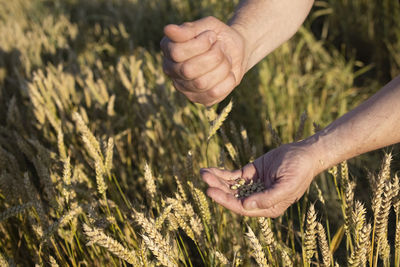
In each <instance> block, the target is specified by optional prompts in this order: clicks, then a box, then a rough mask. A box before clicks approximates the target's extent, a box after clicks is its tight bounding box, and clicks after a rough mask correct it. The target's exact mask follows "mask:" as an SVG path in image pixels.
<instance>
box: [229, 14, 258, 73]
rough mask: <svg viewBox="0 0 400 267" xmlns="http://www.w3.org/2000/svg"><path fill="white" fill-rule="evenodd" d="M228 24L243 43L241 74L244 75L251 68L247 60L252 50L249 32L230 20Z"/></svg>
mask: <svg viewBox="0 0 400 267" xmlns="http://www.w3.org/2000/svg"><path fill="white" fill-rule="evenodd" d="M228 26H229V27H230V28H231V29H232V30H233V31H234V32H235V33H236V34H237V35H238V37H239V38H240V39H241V41H242V44H243V60H242V74H243V75H244V74H245V73H246V72H247V71H248V70H249V69H250V68H251V66H250V65H249V62H250V58H251V55H252V51H253V49H252V44H251V40H252V38H251V36H249V32H248V31H247V30H246V29H245V27H244V26H243V25H241V24H239V23H235V22H230V23H228ZM243 75H242V76H243Z"/></svg>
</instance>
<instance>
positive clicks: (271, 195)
mask: <svg viewBox="0 0 400 267" xmlns="http://www.w3.org/2000/svg"><path fill="white" fill-rule="evenodd" d="M289 197H290V196H289V192H288V190H287V189H286V187H285V186H284V185H280V184H276V185H275V186H273V187H271V188H268V189H266V190H265V191H263V192H260V193H256V194H253V195H251V196H249V197H248V198H246V199H244V200H243V208H244V209H245V210H257V209H269V208H271V207H273V206H275V205H277V204H279V203H280V202H282V201H284V200H286V199H287V198H289Z"/></svg>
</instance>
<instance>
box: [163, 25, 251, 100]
mask: <svg viewBox="0 0 400 267" xmlns="http://www.w3.org/2000/svg"><path fill="white" fill-rule="evenodd" d="M164 33H165V36H164V38H163V39H162V40H161V44H160V45H161V49H162V51H163V53H164V61H163V69H164V72H165V73H166V74H167V75H168V76H170V77H171V79H172V81H173V84H174V86H175V88H176V89H177V90H179V91H180V92H182V93H183V94H184V95H185V96H186V97H187V98H188V99H189V100H191V101H192V102H196V103H201V104H203V105H206V106H211V105H213V104H215V103H218V102H220V101H222V100H223V99H224V98H225V97H226V96H227V95H228V94H229V93H230V92H231V91H232V90H233V89H234V88H235V87H236V86H237V85H238V84H239V83H240V81H241V79H242V77H243V75H244V73H245V67H246V64H247V62H246V60H245V58H246V56H245V42H244V38H243V37H242V35H241V34H240V33H239V32H238V31H236V30H235V29H234V28H232V27H229V26H228V25H226V24H225V23H223V22H221V21H219V20H218V19H216V18H214V17H206V18H203V19H200V20H197V21H194V22H187V23H184V24H182V25H180V26H178V25H173V24H171V25H167V26H166V27H165V28H164Z"/></svg>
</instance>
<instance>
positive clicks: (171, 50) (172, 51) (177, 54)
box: [169, 46, 183, 62]
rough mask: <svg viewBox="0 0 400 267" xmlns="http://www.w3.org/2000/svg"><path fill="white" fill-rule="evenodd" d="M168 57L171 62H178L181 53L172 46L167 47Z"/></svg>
mask: <svg viewBox="0 0 400 267" xmlns="http://www.w3.org/2000/svg"><path fill="white" fill-rule="evenodd" d="M169 55H170V57H171V59H172V60H174V61H175V62H179V61H180V60H181V59H182V56H183V55H182V51H181V49H178V48H176V47H174V46H170V47H169Z"/></svg>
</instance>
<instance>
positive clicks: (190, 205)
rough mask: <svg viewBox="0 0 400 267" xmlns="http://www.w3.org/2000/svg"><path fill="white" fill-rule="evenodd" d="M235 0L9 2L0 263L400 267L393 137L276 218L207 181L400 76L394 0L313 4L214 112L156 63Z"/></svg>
mask: <svg viewBox="0 0 400 267" xmlns="http://www.w3.org/2000/svg"><path fill="white" fill-rule="evenodd" d="M237 2H238V1H227V0H222V1H215V0H206V1H192V0H165V1H156V0H143V1H141V0H91V1H83V0H64V1H62V0H53V1H50V0H29V1H28V0H14V1H6V0H0V266H186V267H188V266H191V267H192V266H400V221H399V213H400V194H399V189H400V184H399V177H398V174H397V172H398V171H399V170H400V164H399V162H400V159H399V158H398V151H399V150H398V147H397V146H392V147H390V148H385V149H384V150H382V151H378V152H372V153H368V154H367V155H363V156H360V157H357V158H356V159H352V160H349V161H348V162H343V163H341V164H339V165H338V166H335V167H333V168H331V169H330V170H328V171H326V172H324V173H322V174H321V175H319V177H317V178H316V179H315V180H314V182H313V183H312V185H311V186H310V188H309V190H308V191H307V192H306V194H305V195H304V196H303V198H301V199H300V200H299V201H298V202H297V203H295V204H294V205H293V206H291V207H290V208H289V209H288V210H287V211H286V212H285V214H284V215H282V216H281V217H279V218H276V219H270V218H250V217H242V216H238V215H236V214H234V213H232V212H230V211H228V210H226V209H224V208H223V207H221V206H219V205H217V204H215V203H214V202H212V201H211V200H210V199H209V198H208V197H207V196H206V195H205V189H206V186H205V184H204V183H203V182H202V180H201V178H200V175H199V169H200V168H201V167H211V166H216V167H221V168H226V169H234V168H240V167H242V166H244V165H245V164H247V163H248V162H250V161H252V160H254V159H255V158H256V157H258V156H260V155H261V154H262V153H265V152H267V151H268V150H270V149H272V148H274V147H276V146H278V145H280V144H282V143H287V142H292V141H296V140H300V139H302V138H304V137H306V136H308V135H310V134H312V133H313V132H314V131H318V130H319V129H321V128H322V127H324V126H326V125H327V124H329V123H330V122H331V121H332V120H334V119H336V118H337V117H338V116H340V115H342V114H344V113H345V112H346V111H348V110H349V109H351V108H353V107H355V106H356V105H357V104H359V103H361V102H362V101H363V100H365V99H366V98H367V97H368V96H370V95H372V93H374V92H376V91H377V90H378V89H379V88H380V86H382V85H383V84H385V83H386V82H388V81H389V80H390V78H392V77H394V76H395V75H396V74H398V73H399V70H400V23H399V22H400V21H399V20H400V19H399V18H400V4H399V2H398V1H393V0H391V1H389V0H384V1H366V0H355V1H344V0H340V1H333V0H325V1H316V3H315V4H314V8H313V10H312V12H311V14H310V15H309V17H308V19H307V21H306V22H305V24H304V26H303V27H302V28H301V29H300V30H299V32H298V33H297V34H296V35H295V36H294V37H293V38H292V39H291V40H290V41H289V42H287V43H285V44H284V45H282V46H281V47H280V48H278V49H277V50H276V51H275V52H274V53H272V54H271V55H269V56H268V57H267V58H266V59H264V60H263V61H261V62H260V63H259V64H258V65H257V66H256V67H255V68H254V69H253V70H251V71H250V72H249V73H248V74H247V75H246V77H245V79H244V80H243V82H242V83H241V85H240V86H239V87H238V88H237V89H236V90H235V92H234V93H232V94H231V95H230V96H229V97H228V98H227V99H226V100H225V101H223V102H222V103H221V104H220V105H219V106H214V107H212V108H210V109H207V108H205V107H203V106H201V105H198V104H193V103H190V102H189V101H188V100H187V99H186V98H185V97H183V96H182V95H180V94H179V93H178V92H177V91H175V90H174V88H173V86H172V84H171V82H170V81H169V80H168V78H167V77H166V76H165V75H164V74H163V72H162V64H161V61H162V55H161V53H160V49H159V45H158V44H159V41H160V39H161V38H162V28H163V26H164V25H165V24H168V23H181V22H184V21H189V20H194V19H197V18H201V17H203V16H207V15H213V16H216V17H218V18H220V19H222V20H225V21H226V20H227V19H228V18H229V16H230V15H231V14H232V12H233V10H234V7H235V5H236V4H237ZM371 47H372V48H371Z"/></svg>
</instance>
